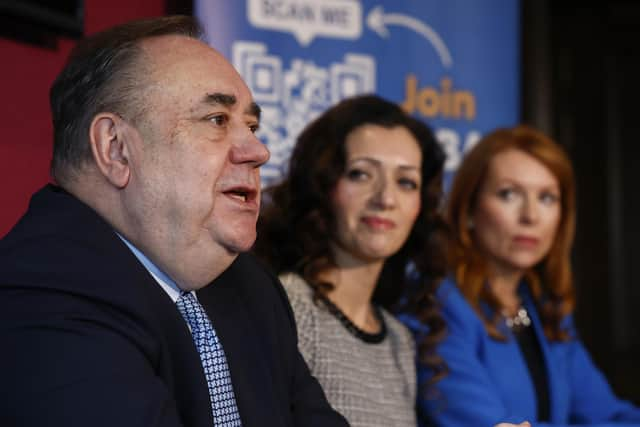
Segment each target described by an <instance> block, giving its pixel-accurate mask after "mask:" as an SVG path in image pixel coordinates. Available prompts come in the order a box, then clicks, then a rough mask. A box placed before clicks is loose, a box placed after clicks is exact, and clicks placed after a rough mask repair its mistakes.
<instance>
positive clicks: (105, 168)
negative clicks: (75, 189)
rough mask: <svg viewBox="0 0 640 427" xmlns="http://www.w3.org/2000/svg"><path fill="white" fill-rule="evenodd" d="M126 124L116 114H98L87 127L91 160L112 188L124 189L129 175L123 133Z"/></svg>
mask: <svg viewBox="0 0 640 427" xmlns="http://www.w3.org/2000/svg"><path fill="white" fill-rule="evenodd" d="M126 126H128V124H127V123H126V122H125V121H124V120H123V119H122V118H121V117H120V116H118V115H117V114H113V113H99V114H97V115H96V116H95V117H94V118H93V120H92V121H91V126H90V127H89V143H90V144H91V152H92V154H93V158H94V160H95V162H96V165H97V166H98V169H99V170H100V172H102V175H103V176H104V177H105V178H106V179H107V180H108V181H109V182H110V183H111V184H113V185H114V186H116V187H118V188H124V187H125V186H126V185H127V183H128V182H129V177H130V175H131V170H130V165H129V147H128V144H129V143H130V142H131V141H127V139H126V137H127V136H130V133H128V132H125V127H126Z"/></svg>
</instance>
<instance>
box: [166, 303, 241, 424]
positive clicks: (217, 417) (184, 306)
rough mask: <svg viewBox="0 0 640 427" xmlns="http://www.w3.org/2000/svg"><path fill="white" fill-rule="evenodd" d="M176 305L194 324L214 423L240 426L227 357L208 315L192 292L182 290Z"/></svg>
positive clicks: (187, 319) (192, 325)
mask: <svg viewBox="0 0 640 427" xmlns="http://www.w3.org/2000/svg"><path fill="white" fill-rule="evenodd" d="M176 305H177V306H178V310H179V311H180V314H182V317H184V319H185V320H186V321H187V323H188V324H189V326H191V335H192V336H193V341H194V342H195V344H196V348H197V349H198V353H200V360H201V361H202V368H203V369H204V375H205V377H206V378H207V385H208V386H209V396H210V398H211V409H212V411H213V424H214V425H215V426H216V427H218V426H221V427H232V426H241V425H242V423H241V422H240V414H239V413H238V407H237V405H236V398H235V396H234V395H233V386H232V385H231V375H230V374H229V366H228V365H227V358H226V357H225V355H224V350H223V349H222V344H220V341H219V340H218V336H217V335H216V332H215V331H214V330H213V326H211V321H210V320H209V317H208V316H207V314H206V313H205V311H204V308H202V306H201V305H200V303H199V302H198V299H197V298H196V297H195V295H194V294H193V292H187V293H183V294H182V295H181V296H180V298H178V301H177V302H176Z"/></svg>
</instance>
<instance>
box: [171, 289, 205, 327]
mask: <svg viewBox="0 0 640 427" xmlns="http://www.w3.org/2000/svg"><path fill="white" fill-rule="evenodd" d="M176 306H177V307H178V311H179V312H180V314H181V315H182V317H183V318H184V320H186V322H187V323H188V324H189V326H191V329H192V330H193V331H196V330H200V329H201V328H202V326H203V325H204V324H205V323H208V322H209V318H208V317H207V314H206V313H205V311H204V308H203V307H202V305H200V303H199V302H198V299H197V298H196V296H195V295H194V294H193V292H185V293H183V294H182V295H180V297H179V298H178V300H177V301H176Z"/></svg>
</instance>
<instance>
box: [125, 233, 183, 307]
mask: <svg viewBox="0 0 640 427" xmlns="http://www.w3.org/2000/svg"><path fill="white" fill-rule="evenodd" d="M116 234H117V235H118V237H120V239H122V241H123V242H124V243H125V244H126V245H127V247H128V248H129V249H130V250H131V252H133V254H134V255H135V256H136V258H138V261H140V262H141V263H142V265H143V266H144V268H146V269H147V271H148V272H149V274H151V276H153V278H154V279H156V282H158V284H159V285H160V286H161V287H162V289H164V291H165V292H166V293H167V295H169V298H171V300H172V301H173V302H176V301H177V300H178V298H179V297H180V295H181V294H182V293H184V291H183V290H182V289H180V287H179V286H178V284H177V283H176V282H174V281H173V279H171V277H169V275H168V274H167V273H165V272H164V271H162V270H160V268H158V266H157V265H155V264H154V263H153V262H151V260H150V259H149V258H147V256H146V255H145V254H143V253H142V252H140V250H139V249H138V248H136V247H135V246H133V244H132V243H131V242H129V241H128V240H127V239H125V238H124V237H123V236H121V235H120V234H119V233H116Z"/></svg>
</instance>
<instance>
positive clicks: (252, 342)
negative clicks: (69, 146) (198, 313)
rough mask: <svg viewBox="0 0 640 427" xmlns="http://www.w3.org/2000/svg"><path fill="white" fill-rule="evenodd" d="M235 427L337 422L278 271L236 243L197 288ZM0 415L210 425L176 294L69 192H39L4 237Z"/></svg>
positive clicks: (87, 422)
mask: <svg viewBox="0 0 640 427" xmlns="http://www.w3.org/2000/svg"><path fill="white" fill-rule="evenodd" d="M197 295H198V298H199V300H200V302H201V303H202V305H203V306H204V307H205V309H206V311H207V314H208V315H209V317H210V319H211V322H212V324H213V326H214V328H215V330H216V332H217V334H218V337H219V339H220V341H221V342H222V345H223V348H224V351H225V353H226V356H227V359H228V363H229V367H230V370H231V379H232V382H233V388H234V392H235V396H236V400H237V403H238V409H239V411H240V417H241V419H242V424H243V426H244V427H251V426H334V425H335V426H345V425H347V423H346V421H345V420H344V419H343V418H342V417H341V416H340V415H339V414H337V413H336V412H335V411H333V410H332V409H331V407H330V406H329V404H328V403H327V401H326V398H325V396H324V393H323V392H322V390H321V388H320V386H319V385H318V383H317V381H316V380H315V379H314V378H313V377H312V376H311V375H310V373H309V370H308V368H307V366H306V364H305V362H304V361H303V359H302V357H301V355H300V353H299V352H298V350H297V338H296V329H295V324H294V318H293V315H292V312H291V309H290V307H289V304H288V301H287V298H286V295H285V293H284V292H283V290H282V288H281V285H280V283H279V282H278V280H277V279H276V278H275V277H274V276H273V275H271V274H270V273H268V272H266V270H265V269H263V268H262V266H260V264H259V263H258V262H257V261H255V260H254V258H252V257H251V256H249V255H240V256H239V257H238V258H237V259H236V261H235V262H234V263H233V264H232V265H231V267H230V268H229V269H227V271H225V272H224V273H223V274H222V275H221V276H220V277H219V278H218V279H216V280H215V281H214V282H213V283H211V284H210V285H208V286H206V287H205V288H203V289H202V290H200V291H198V292H197ZM0 343H1V345H2V347H1V348H0V425H2V426H45V425H46V426H60V427H62V426H64V427H74V426H82V427H88V426H91V427H97V426H109V427H116V426H118V427H122V426H144V427H151V426H172V427H174V426H188V427H212V426H213V416H212V413H211V406H210V401H209V394H208V389H207V385H206V381H205V378H204V374H203V371H202V367H201V364H200V359H199V356H198V353H197V351H196V348H195V346H194V344H193V341H192V339H191V335H190V333H189V329H188V327H187V324H186V323H185V321H184V320H183V318H182V317H181V315H180V313H179V312H178V310H177V308H176V307H175V304H174V303H173V301H171V299H170V298H169V296H168V295H167V294H166V292H165V291H164V290H163V289H162V288H161V287H160V286H159V285H158V283H157V282H156V281H155V280H154V278H153V277H152V276H151V275H150V274H149V273H148V271H147V270H146V269H145V268H144V266H143V265H142V264H141V263H140V262H139V261H138V259H137V258H136V257H135V256H134V255H133V253H132V252H131V251H130V250H129V249H128V248H127V246H126V245H125V244H124V242H123V241H122V240H121V239H120V238H119V237H118V236H117V235H116V233H115V232H114V230H113V229H112V228H111V226H110V225H109V224H108V223H107V222H106V221H104V220H103V219H102V218H101V217H100V216H98V215H97V214H96V212H95V211H93V210H92V209H91V208H89V207H88V206H86V205H85V204H83V203H82V202H80V201H79V200H78V199H76V198H75V197H74V196H72V195H70V194H69V193H67V192H65V191H64V190H62V189H60V188H58V187H55V186H52V185H48V186H46V187H45V188H43V189H42V190H40V191H39V192H37V193H36V194H35V195H34V196H33V198H32V200H31V203H30V205H29V209H28V211H27V213H26V214H25V215H24V217H23V218H22V219H21V220H20V221H19V222H18V224H17V225H16V226H15V227H14V228H13V229H12V230H11V231H10V232H9V234H7V236H6V237H5V238H4V239H2V240H1V241H0Z"/></svg>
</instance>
